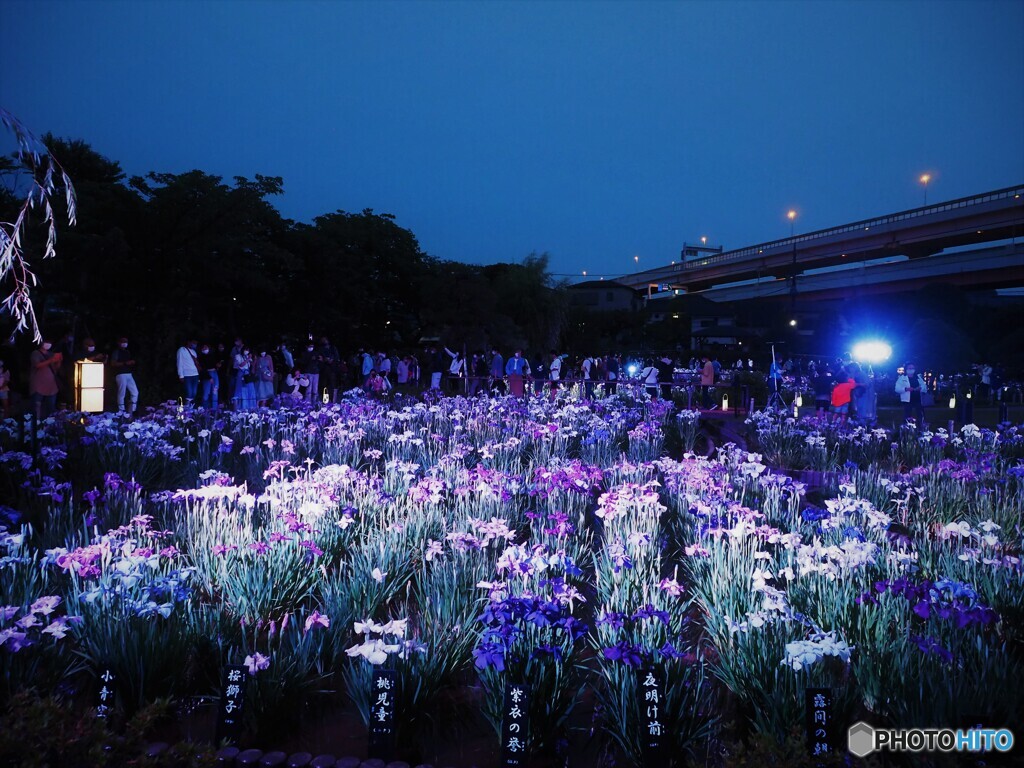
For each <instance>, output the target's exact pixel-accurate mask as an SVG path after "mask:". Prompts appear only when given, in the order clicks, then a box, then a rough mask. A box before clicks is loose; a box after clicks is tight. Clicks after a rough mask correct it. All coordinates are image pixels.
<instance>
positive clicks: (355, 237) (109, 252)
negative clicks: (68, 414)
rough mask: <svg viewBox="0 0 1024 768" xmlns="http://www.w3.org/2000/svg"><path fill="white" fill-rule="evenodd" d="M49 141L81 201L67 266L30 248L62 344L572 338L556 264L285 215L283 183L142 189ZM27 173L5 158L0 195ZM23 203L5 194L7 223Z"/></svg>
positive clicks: (368, 223)
mask: <svg viewBox="0 0 1024 768" xmlns="http://www.w3.org/2000/svg"><path fill="white" fill-rule="evenodd" d="M42 141H43V143H44V144H45V146H46V147H47V148H48V149H49V150H50V152H51V154H52V155H53V156H54V157H56V158H59V159H60V161H61V163H62V164H63V168H64V170H65V171H66V172H67V175H68V176H69V177H70V178H71V179H72V180H73V183H74V184H75V190H76V192H77V200H78V222H77V226H75V227H73V228H69V227H67V226H66V225H64V224H62V223H61V222H62V221H66V220H67V217H66V215H64V217H63V218H61V216H62V215H63V214H64V213H65V212H63V211H59V212H58V215H57V216H56V219H57V235H58V238H59V241H60V251H59V256H58V258H55V259H46V260H43V259H41V258H39V257H40V256H42V253H41V251H39V247H38V246H29V247H27V248H26V258H27V259H28V260H29V261H30V262H31V263H33V264H34V267H35V271H36V273H37V275H38V277H39V284H38V286H37V287H36V288H35V289H34V292H33V296H34V298H35V299H36V301H37V306H38V307H39V308H40V309H39V312H40V322H41V324H42V326H43V331H44V333H46V334H47V335H59V334H60V333H63V332H64V331H65V330H68V329H72V328H73V329H74V330H75V331H76V333H77V335H78V336H79V337H82V336H84V335H86V334H88V335H91V336H93V337H94V338H96V339H97V340H99V341H100V342H101V343H103V342H106V341H109V340H111V339H113V338H115V337H116V336H118V335H121V334H127V335H129V336H132V337H133V338H134V339H135V344H136V346H137V347H140V348H145V349H146V350H147V352H148V353H149V354H150V355H152V356H153V357H154V358H156V357H157V356H163V359H165V360H166V359H170V356H171V354H172V352H173V349H174V347H175V346H177V345H178V344H180V343H181V341H182V340H183V339H185V338H186V337H188V336H193V335H196V336H200V337H203V338H210V339H218V338H226V337H228V336H230V335H234V334H241V335H243V336H244V337H245V338H247V339H250V340H253V341H256V340H276V339H278V338H280V337H282V336H291V337H299V336H302V337H305V336H306V335H307V334H309V333H313V334H317V335H319V334H325V335H328V336H329V337H331V338H332V339H333V340H334V341H335V343H337V344H338V345H339V346H341V347H344V348H355V347H356V346H367V347H371V346H379V347H387V348H395V347H405V348H412V347H414V346H416V344H417V343H418V342H419V341H420V339H422V338H433V337H439V338H442V339H443V340H445V341H447V342H449V343H451V344H466V345H467V346H469V347H471V348H473V347H478V346H483V345H485V344H498V345H501V346H503V347H505V346H510V345H517V346H523V347H526V348H530V349H548V348H549V347H550V346H551V345H552V344H554V343H555V342H556V341H557V339H558V337H559V335H560V333H561V328H562V323H563V319H564V316H565V310H564V307H565V301H564V291H563V286H562V285H560V284H558V283H556V282H555V281H554V280H553V279H552V277H551V275H550V273H549V271H548V258H547V255H546V254H530V255H528V256H525V257H524V259H523V261H522V262H521V263H518V264H495V265H490V266H476V265H470V264H464V263H460V262H455V261H446V260H443V259H438V258H435V257H433V256H430V255H429V254H427V253H425V252H424V251H423V250H422V248H421V247H420V244H419V241H418V240H417V239H416V236H415V234H413V232H411V231H410V230H408V229H406V228H404V227H402V226H401V225H399V224H398V222H397V221H396V218H395V217H394V216H393V215H391V214H388V213H377V212H374V211H373V210H370V209H366V210H363V211H360V212H357V213H353V212H346V211H335V212H333V213H325V214H323V215H321V216H318V217H316V218H315V219H314V220H313V221H312V222H311V223H298V222H293V221H290V220H288V219H286V218H284V217H283V216H282V215H281V214H280V212H279V211H278V210H277V208H276V207H275V205H274V199H275V198H276V197H277V196H279V195H281V194H282V192H283V190H284V180H283V179H281V178H280V177H272V176H262V175H260V174H256V175H255V176H254V178H252V179H249V178H244V177H240V176H239V177H235V178H234V179H231V180H230V181H228V180H225V179H223V178H221V177H219V176H215V175H212V174H209V173H206V172H204V171H202V170H192V171H188V172H186V173H164V172H152V173H148V174H146V175H145V176H144V177H140V176H135V177H132V178H130V179H127V178H126V177H125V174H124V172H123V170H122V169H121V166H120V164H119V163H118V162H116V161H115V160H111V159H109V158H106V157H104V156H102V155H101V154H99V153H98V152H96V151H95V150H94V149H92V148H91V147H90V146H89V145H88V144H87V143H85V142H83V141H80V140H77V139H62V138H57V137H55V136H52V135H46V136H44V137H43V139H42ZM23 164H24V163H23V159H22V158H14V159H12V160H10V161H8V160H7V159H6V158H5V159H4V162H3V163H0V180H5V183H4V184H2V185H0V186H2V187H6V188H7V189H8V190H10V189H13V184H14V177H15V175H16V174H18V173H23V172H24V171H23ZM60 183H61V182H58V190H57V191H58V192H59V191H60V190H59V187H60ZM59 196H60V195H59V194H56V195H54V197H55V199H56V198H57V197H59ZM16 205H17V199H16V198H15V197H14V196H13V195H11V194H0V209H2V211H0V212H2V213H3V214H4V215H5V216H6V215H9V214H10V212H11V209H12V208H13V207H14V206H16ZM35 225H36V226H38V222H37V223H36V224H35ZM30 226H32V225H30ZM0 322H6V323H9V322H10V318H0ZM4 330H5V331H9V330H10V329H4Z"/></svg>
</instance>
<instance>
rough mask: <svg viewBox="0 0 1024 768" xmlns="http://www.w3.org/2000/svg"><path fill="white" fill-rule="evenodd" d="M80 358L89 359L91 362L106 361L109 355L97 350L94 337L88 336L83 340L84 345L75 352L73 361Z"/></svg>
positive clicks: (75, 361)
mask: <svg viewBox="0 0 1024 768" xmlns="http://www.w3.org/2000/svg"><path fill="white" fill-rule="evenodd" d="M79 360H87V361H88V362H90V363H105V362H107V356H106V355H104V354H103V353H102V352H97V351H96V342H95V341H93V340H92V339H89V338H86V339H83V340H82V346H81V348H80V349H79V350H78V352H76V353H75V356H74V359H73V360H72V362H73V363H77V362H78V361H79Z"/></svg>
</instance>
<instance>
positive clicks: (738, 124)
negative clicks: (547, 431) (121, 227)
mask: <svg viewBox="0 0 1024 768" xmlns="http://www.w3.org/2000/svg"><path fill="white" fill-rule="evenodd" d="M0 29H3V30H4V42H3V45H2V46H0V104H2V105H3V106H4V107H5V108H7V109H8V110H9V111H11V112H13V113H14V114H15V115H17V116H18V117H20V118H21V119H22V120H23V121H24V122H25V123H26V124H27V125H28V126H29V127H31V128H32V129H33V130H35V131H36V132H37V133H44V132H46V131H52V132H54V133H56V134H57V135H60V136H66V137H69V138H80V139H83V140H85V141H87V142H89V143H90V144H91V145H92V146H93V147H94V148H95V149H96V150H98V151H99V152H101V153H103V154H105V155H107V156H108V157H110V158H111V159H114V160H117V161H119V162H120V163H121V165H122V167H123V168H124V169H125V171H126V172H127V173H128V174H129V175H131V174H142V173H145V172H147V171H150V170H155V171H167V172H183V171H187V170H191V169H193V168H198V169H201V170H204V171H207V172H210V173H215V174H219V175H223V176H224V177H226V178H228V179H230V177H232V176H235V175H239V176H248V177H250V178H251V177H252V176H254V175H255V174H256V173H263V174H267V175H274V176H283V177H284V181H285V194H284V196H283V197H282V198H279V199H278V200H276V201H275V202H276V204H277V206H278V208H279V209H280V210H281V211H282V213H283V214H284V215H285V216H288V217H290V218H294V219H298V220H303V221H308V220H310V219H312V218H313V217H314V216H316V215H319V214H322V213H327V212H331V211H335V210H338V209H342V210H347V211H360V210H362V209H364V208H373V209H374V210H376V211H378V212H386V213H393V214H394V215H395V216H396V217H397V221H398V223H399V224H401V225H402V226H405V227H408V228H409V229H411V230H412V231H413V232H414V233H415V234H416V235H417V236H418V237H419V240H420V244H421V245H422V247H423V249H424V250H425V251H427V252H428V253H431V254H433V255H435V256H438V257H440V258H446V259H458V260H461V261H470V262H477V263H490V262H495V261H518V260H520V259H522V258H523V257H524V256H525V255H527V254H528V253H530V252H531V251H538V252H543V251H547V252H549V253H550V254H551V257H552V269H553V271H554V272H556V273H565V274H568V275H579V274H580V273H581V271H582V270H588V272H589V274H590V275H591V276H595V275H598V274H605V275H608V276H615V275H618V274H622V273H625V272H629V271H633V269H634V264H633V257H634V255H638V256H639V257H640V260H639V263H640V266H641V267H650V266H656V265H658V264H661V263H667V262H669V261H671V260H672V259H675V258H678V254H679V250H680V248H681V246H682V244H683V242H684V241H689V242H691V243H692V242H696V241H698V240H699V238H700V236H701V235H706V236H707V237H708V238H709V243H710V244H723V245H725V247H726V248H727V249H729V248H738V247H742V246H745V245H751V244H754V243H757V242H761V241H764V240H770V239H774V238H777V237H783V236H786V235H788V234H789V225H788V223H787V221H786V219H785V211H786V210H787V209H788V208H790V207H793V208H796V209H797V210H798V211H799V218H798V220H797V231H808V230H813V229H820V228H824V227H828V226H833V225H837V224H842V223H846V222H848V221H853V220H856V219H859V218H866V217H869V216H873V215H876V214H882V213H888V212H892V211H896V210H903V209H906V208H912V207H916V206H918V205H921V203H922V197H923V194H922V193H923V190H922V187H921V185H920V184H919V183H918V182H917V179H918V177H919V176H920V175H921V173H923V172H926V171H927V172H930V173H931V174H932V176H933V180H932V182H931V184H930V187H929V190H928V199H929V201H930V202H936V201H939V200H946V199H952V198H955V197H962V196H966V195H970V194H974V193H977V192H982V191H988V190H992V189H996V188H999V187H1004V186H1010V185H1013V184H1017V183H1021V182H1024V2H1018V1H1017V0H997V1H996V2H986V1H984V0H962V1H957V2H945V1H942V0H930V1H927V2H926V1H924V0H921V1H919V2H915V1H912V0H902V1H899V2H882V1H876V2H870V1H867V0H865V1H862V2H830V1H828V0H821V1H819V2H770V1H769V0H762V1H761V2H728V1H722V2H698V1H696V0H694V1H692V2H650V3H648V2H624V1H623V2H569V1H568V0H565V1H563V2H550V3H549V2H507V3H503V2H433V1H431V0H421V1H419V2H371V3H362V2H341V1H340V0H339V1H337V2H298V1H293V2H254V1H251V0H220V1H216V0H212V1H208V2H199V0H191V1H186V0H180V1H178V2H168V1H158V0H144V1H140V0H130V1H128V2H111V1H110V0H77V1H75V2H53V1H52V0H30V1H29V2H22V1H21V0H3V2H0ZM3 138H4V140H5V141H7V137H3ZM0 146H2V147H3V149H4V150H5V151H6V150H7V149H8V147H7V144H3V145H0Z"/></svg>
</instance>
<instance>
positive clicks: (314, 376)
mask: <svg viewBox="0 0 1024 768" xmlns="http://www.w3.org/2000/svg"><path fill="white" fill-rule="evenodd" d="M299 367H300V368H302V370H303V372H304V373H305V374H306V378H307V379H308V380H309V386H308V387H307V388H306V399H307V400H308V401H309V402H311V403H312V402H313V401H314V398H316V397H317V391H318V390H317V387H319V386H320V356H319V355H318V354H316V348H315V347H314V346H313V339H310V340H309V342H308V343H307V344H306V351H305V352H304V353H303V355H302V362H301V363H300V365H299Z"/></svg>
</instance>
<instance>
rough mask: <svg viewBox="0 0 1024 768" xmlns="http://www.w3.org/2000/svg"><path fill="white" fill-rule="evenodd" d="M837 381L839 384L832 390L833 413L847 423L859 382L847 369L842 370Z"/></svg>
mask: <svg viewBox="0 0 1024 768" xmlns="http://www.w3.org/2000/svg"><path fill="white" fill-rule="evenodd" d="M836 379H837V380H838V381H839V383H838V384H836V385H835V387H833V388H832V413H833V414H838V415H839V419H840V421H846V418H847V416H848V415H849V413H850V400H852V399H853V388H854V387H855V386H857V382H856V381H854V380H853V377H852V376H850V374H849V373H848V372H847V371H846V369H843V370H841V371H840V372H839V375H838V376H837V377H836Z"/></svg>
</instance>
